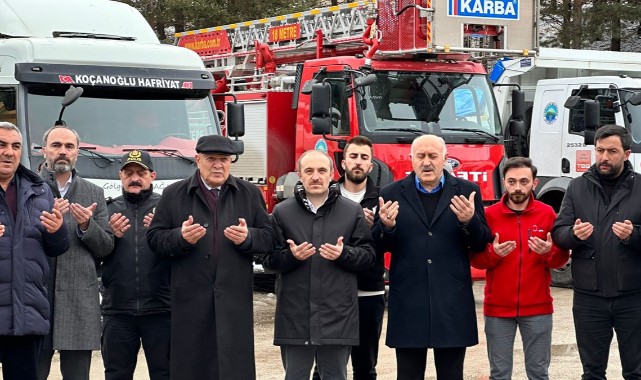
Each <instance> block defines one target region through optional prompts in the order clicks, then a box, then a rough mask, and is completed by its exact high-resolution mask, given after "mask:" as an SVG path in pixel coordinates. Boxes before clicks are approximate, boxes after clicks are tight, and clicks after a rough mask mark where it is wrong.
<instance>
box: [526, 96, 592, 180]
mask: <svg viewBox="0 0 641 380" xmlns="http://www.w3.org/2000/svg"><path fill="white" fill-rule="evenodd" d="M567 91H568V89H567V85H562V84H558V85H556V84H555V85H549V86H545V87H542V89H541V90H539V91H537V93H536V98H535V100H534V108H533V110H532V123H531V129H530V144H529V145H530V158H532V161H533V162H534V164H535V165H536V167H537V168H538V169H539V174H538V175H539V177H551V178H556V177H560V176H562V170H561V163H562V162H563V160H564V158H566V157H567V152H566V149H565V146H566V145H567V144H576V143H578V142H581V141H583V138H582V137H580V136H572V137H568V139H569V140H568V141H565V140H566V136H564V130H565V125H567V122H566V120H565V119H566V115H567V113H566V112H564V110H563V104H564V103H565V100H566V99H567V97H568V95H567ZM575 140H576V141H575Z"/></svg>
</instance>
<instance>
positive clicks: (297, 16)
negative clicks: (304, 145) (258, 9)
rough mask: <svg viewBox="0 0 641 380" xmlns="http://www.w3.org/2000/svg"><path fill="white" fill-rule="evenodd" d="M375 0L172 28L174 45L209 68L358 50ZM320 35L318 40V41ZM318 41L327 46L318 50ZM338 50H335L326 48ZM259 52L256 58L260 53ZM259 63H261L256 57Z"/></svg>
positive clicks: (215, 69) (362, 45)
mask: <svg viewBox="0 0 641 380" xmlns="http://www.w3.org/2000/svg"><path fill="white" fill-rule="evenodd" d="M372 12H375V9H374V1H373V0H361V1H357V2H353V3H348V4H340V5H335V6H330V7H325V8H315V9H312V10H309V11H305V12H297V13H292V14H288V15H282V16H275V17H270V18H264V19H260V20H253V21H247V22H242V23H235V24H229V25H224V26H217V27H212V28H205V29H199V30H193V31H187V32H182V33H176V35H175V36H176V37H177V39H178V44H179V45H181V46H186V47H188V48H191V49H192V50H195V51H196V52H197V53H198V54H199V55H200V56H201V57H202V59H203V61H204V62H205V66H207V67H208V68H209V70H211V71H212V72H214V73H216V72H221V71H224V70H226V71H229V70H230V69H231V70H233V69H243V68H246V67H251V65H252V64H253V63H255V62H252V61H251V59H252V58H254V57H256V58H254V60H255V61H260V60H261V59H265V60H267V62H265V63H270V61H271V62H274V63H276V64H286V63H297V62H301V61H303V60H305V59H310V58H316V57H317V56H318V55H319V54H320V55H323V54H325V55H337V54H339V55H343V54H344V51H345V50H350V51H354V52H359V53H363V52H364V51H365V50H366V49H367V45H366V44H365V43H364V42H363V33H364V31H365V30H366V29H367V28H368V23H367V20H368V18H373V17H375V13H374V14H373V13H372ZM319 38H320V39H321V44H320V45H319V44H318V42H317V41H319ZM319 46H321V48H322V49H326V51H325V52H324V53H323V52H319V51H318V50H319ZM333 49H337V50H339V52H336V53H334V52H331V50H333ZM259 57H260V58H259ZM259 63H260V62H259Z"/></svg>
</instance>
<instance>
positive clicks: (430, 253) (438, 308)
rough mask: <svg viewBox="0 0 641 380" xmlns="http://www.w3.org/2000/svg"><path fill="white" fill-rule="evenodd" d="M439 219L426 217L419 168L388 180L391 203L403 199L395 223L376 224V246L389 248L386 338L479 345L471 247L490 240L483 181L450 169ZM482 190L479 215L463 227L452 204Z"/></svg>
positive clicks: (402, 344) (399, 344)
mask: <svg viewBox="0 0 641 380" xmlns="http://www.w3.org/2000/svg"><path fill="white" fill-rule="evenodd" d="M443 175H445V185H444V187H443V189H442V190H441V191H442V194H441V196H440V199H439V201H438V204H437V206H436V211H435V213H434V217H433V220H432V221H431V222H428V220H427V217H426V216H425V211H424V208H423V205H422V203H421V200H420V198H419V195H418V190H417V189H416V185H415V183H414V177H415V175H414V173H411V174H410V175H408V176H407V177H405V178H404V179H401V180H399V181H396V182H394V183H392V184H389V185H387V186H385V187H384V188H383V189H382V190H381V196H382V197H383V199H384V200H385V201H398V204H399V214H398V216H397V217H396V226H395V227H394V228H393V229H391V230H387V229H385V228H384V227H383V225H382V223H381V222H380V220H378V221H377V222H376V225H375V226H374V228H373V231H372V233H373V235H374V241H375V243H376V247H377V249H384V250H386V251H389V252H390V253H391V255H392V259H391V264H390V293H389V306H388V311H389V317H388V325H387V341H386V344H387V345H388V346H390V347H394V348H424V347H429V348H445V347H465V346H472V345H475V344H477V343H478V330H477V325H476V310H475V305H474V294H473V293H472V278H471V273H470V260H469V253H470V251H475V252H480V251H483V249H485V245H486V243H488V242H489V241H490V240H491V236H490V229H489V228H488V226H487V222H486V220H485V213H484V211H483V202H482V200H481V192H480V190H479V187H478V185H476V184H475V183H472V182H470V181H467V180H464V179H461V178H456V177H453V176H452V175H450V174H449V173H447V172H445V171H444V172H443ZM472 191H476V196H475V198H474V206H475V214H474V216H473V217H472V220H471V221H470V222H469V223H468V224H467V225H463V224H462V223H460V222H459V220H458V219H457V218H456V215H455V214H454V212H453V211H452V210H451V209H450V204H451V199H452V198H453V197H454V196H455V195H464V196H465V197H468V196H469V195H470V193H471V192H472Z"/></svg>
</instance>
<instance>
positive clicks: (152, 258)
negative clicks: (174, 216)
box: [102, 192, 171, 316]
mask: <svg viewBox="0 0 641 380" xmlns="http://www.w3.org/2000/svg"><path fill="white" fill-rule="evenodd" d="M145 196H146V198H145ZM159 199H160V195H159V194H156V193H153V192H152V193H147V194H145V195H144V196H143V198H141V199H139V200H138V201H137V202H135V203H134V202H131V201H129V200H127V199H126V198H125V197H123V196H120V197H118V198H116V199H114V200H113V202H110V203H109V204H108V205H107V208H108V209H109V216H110V217H111V215H113V214H115V213H121V214H122V215H123V216H125V217H126V218H127V219H129V224H130V226H131V227H130V228H129V229H128V230H127V231H126V232H125V233H124V235H123V237H122V238H118V237H116V238H114V250H113V252H111V254H110V255H109V256H107V257H106V258H105V259H104V260H103V261H102V284H103V289H102V313H103V314H108V315H112V314H121V315H122V314H124V315H131V316H141V315H150V314H158V313H169V311H170V306H171V298H170V291H169V279H170V274H171V262H170V260H169V258H167V257H161V256H160V255H157V254H155V253H154V252H153V251H152V250H151V249H149V245H148V244H147V228H146V227H145V226H144V218H145V216H146V215H147V214H149V213H154V210H155V208H156V204H157V203H158V200H159Z"/></svg>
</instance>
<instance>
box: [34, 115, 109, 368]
mask: <svg viewBox="0 0 641 380" xmlns="http://www.w3.org/2000/svg"><path fill="white" fill-rule="evenodd" d="M79 144H80V138H79V137H78V134H77V133H76V131H74V130H72V129H69V128H67V127H66V126H60V125H57V126H54V127H52V128H50V129H49V130H47V131H46V132H45V134H44V136H43V138H42V145H43V147H42V153H43V155H44V159H45V166H44V167H43V168H42V170H41V171H40V175H41V176H42V177H43V178H44V180H45V181H46V182H47V183H49V185H50V186H51V188H52V189H53V190H54V193H58V194H56V196H57V197H58V198H57V199H56V203H57V205H58V208H59V209H60V211H61V212H62V213H63V215H64V220H65V225H66V226H67V229H68V230H69V235H70V236H69V237H70V246H69V250H68V251H67V252H66V253H65V254H64V255H62V256H60V257H58V258H54V259H50V267H51V277H50V281H49V285H48V288H49V297H50V302H51V306H52V314H53V318H52V323H51V329H50V333H49V336H47V339H45V342H44V345H43V351H42V353H41V355H40V363H39V365H38V378H39V379H41V380H44V379H46V378H47V377H48V376H49V371H50V369H51V359H52V357H53V353H54V350H58V351H59V352H60V370H61V372H62V376H63V377H64V379H65V380H68V379H73V380H76V379H77V380H88V379H89V368H90V365H91V351H92V350H99V349H100V332H101V325H100V300H99V297H98V275H97V273H96V259H100V258H103V257H105V256H107V255H108V254H109V253H111V250H112V249H113V235H112V233H111V228H109V222H108V215H107V204H106V202H105V196H104V192H103V190H102V189H101V188H100V187H98V186H96V185H94V184H92V183H90V182H88V181H86V180H84V179H83V178H81V177H80V176H79V175H78V173H77V172H76V170H75V165H76V160H77V158H78V146H79Z"/></svg>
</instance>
